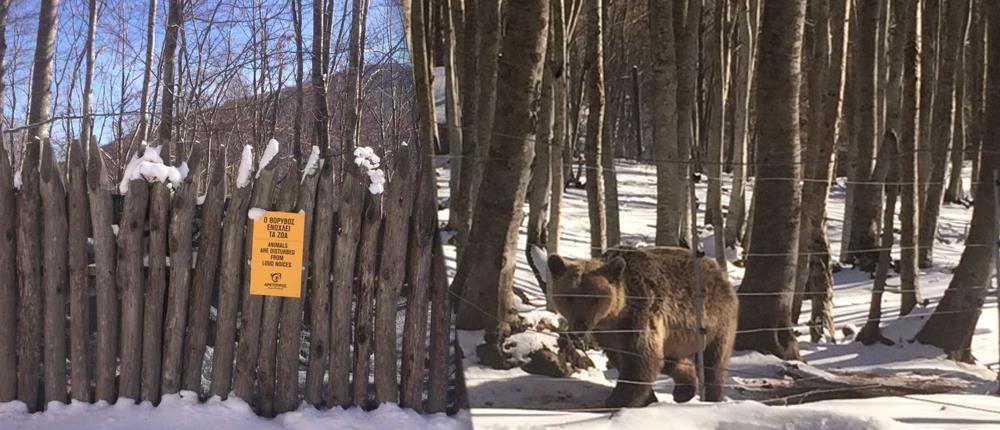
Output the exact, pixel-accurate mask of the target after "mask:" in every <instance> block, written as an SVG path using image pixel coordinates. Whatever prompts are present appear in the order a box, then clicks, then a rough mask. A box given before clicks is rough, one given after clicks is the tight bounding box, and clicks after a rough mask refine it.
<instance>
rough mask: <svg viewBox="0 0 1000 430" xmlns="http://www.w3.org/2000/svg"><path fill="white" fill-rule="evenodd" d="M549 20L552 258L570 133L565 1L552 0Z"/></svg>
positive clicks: (556, 249) (549, 243)
mask: <svg viewBox="0 0 1000 430" xmlns="http://www.w3.org/2000/svg"><path fill="white" fill-rule="evenodd" d="M550 4H551V6H552V8H551V13H550V18H551V25H552V37H553V40H552V44H551V45H550V46H551V47H552V50H553V51H552V55H551V56H550V57H549V58H550V62H549V64H548V65H546V69H550V70H551V73H552V86H553V88H552V98H553V100H552V103H553V104H554V105H553V108H552V124H553V125H552V141H551V142H552V144H551V145H550V146H549V150H550V153H549V161H550V162H551V164H552V165H551V166H550V167H549V173H550V174H551V175H552V178H551V187H552V191H551V194H552V195H551V197H550V199H549V200H550V201H549V225H548V237H547V238H546V240H547V243H546V245H547V246H546V247H547V248H548V251H549V252H550V253H552V254H556V253H558V252H559V233H560V221H561V218H562V202H563V188H564V187H565V184H566V180H565V176H564V173H565V170H564V169H565V167H564V165H563V157H564V154H565V153H566V152H568V151H566V147H567V146H568V145H569V144H570V142H569V141H568V140H567V139H566V132H567V124H566V121H567V117H566V113H567V108H568V105H567V99H566V97H567V91H568V87H567V84H568V83H569V80H568V79H566V77H567V76H568V74H569V70H567V67H569V64H568V63H567V62H566V57H567V56H566V21H565V16H564V13H565V12H564V0H551V1H550Z"/></svg>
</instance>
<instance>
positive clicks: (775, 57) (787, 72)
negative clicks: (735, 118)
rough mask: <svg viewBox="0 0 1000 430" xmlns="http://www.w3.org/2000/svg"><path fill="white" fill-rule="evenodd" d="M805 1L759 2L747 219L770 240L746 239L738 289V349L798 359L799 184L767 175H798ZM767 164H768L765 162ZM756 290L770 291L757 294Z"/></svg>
mask: <svg viewBox="0 0 1000 430" xmlns="http://www.w3.org/2000/svg"><path fill="white" fill-rule="evenodd" d="M804 21H805V1H804V0H796V1H782V2H765V3H764V7H763V13H762V16H761V33H760V38H761V39H760V40H761V45H760V53H759V57H758V61H759V62H760V63H759V69H758V70H759V71H760V74H759V75H758V79H757V88H758V90H757V101H756V103H757V112H767V114H766V115H761V116H760V117H759V118H757V133H758V135H759V137H760V140H759V141H758V143H757V181H758V182H757V187H756V193H755V194H756V199H757V202H758V206H757V209H756V211H755V212H754V215H753V217H752V219H751V223H752V225H753V227H752V228H753V230H754V231H762V232H767V234H768V240H754V241H751V242H750V254H749V257H748V259H747V271H746V276H745V277H744V279H743V285H742V286H741V287H740V292H741V293H743V292H747V293H752V294H750V295H747V296H744V297H743V298H742V299H741V300H740V321H739V328H740V330H743V331H744V332H743V333H740V334H738V335H737V337H736V348H737V349H753V350H756V351H760V352H763V353H769V354H774V355H777V356H779V357H786V358H796V357H798V355H799V351H798V343H797V341H796V339H795V335H794V334H793V333H792V330H791V312H790V311H791V299H792V297H791V296H792V295H791V294H788V293H791V292H794V291H795V264H796V256H797V253H796V252H795V251H796V249H797V243H798V230H799V216H798V211H799V206H800V201H801V194H800V193H801V190H800V189H799V187H798V185H797V184H796V183H795V182H792V181H787V180H768V179H770V178H795V177H798V175H799V173H800V172H799V170H800V166H799V163H798V155H799V131H798V130H799V127H798V124H799V107H798V100H799V70H800V69H799V67H800V66H799V59H800V55H801V52H802V31H803V24H804ZM765 166H766V167H765ZM759 293H771V294H764V295H760V294H759Z"/></svg>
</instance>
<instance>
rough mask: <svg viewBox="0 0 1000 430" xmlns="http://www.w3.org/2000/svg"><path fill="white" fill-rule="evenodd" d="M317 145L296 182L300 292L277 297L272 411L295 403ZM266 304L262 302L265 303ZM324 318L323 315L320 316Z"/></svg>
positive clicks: (317, 166)
mask: <svg viewBox="0 0 1000 430" xmlns="http://www.w3.org/2000/svg"><path fill="white" fill-rule="evenodd" d="M319 152H320V150H319V147H318V146H314V147H313V148H312V152H311V153H310V154H309V161H307V162H306V166H305V169H304V171H303V173H302V180H301V181H300V183H299V190H298V196H297V198H296V207H297V208H298V209H299V211H300V212H302V213H304V214H305V219H306V225H305V231H306V235H305V239H304V243H303V244H302V245H303V246H302V249H303V251H302V253H303V254H302V262H303V265H304V266H303V268H302V270H303V271H304V273H303V276H302V295H301V296H300V297H297V298H284V299H281V322H280V327H279V330H280V331H279V333H278V352H277V356H276V364H275V367H276V370H275V373H276V375H275V376H276V379H277V380H276V382H275V384H276V385H275V411H274V412H275V413H276V414H280V413H284V412H289V411H293V410H295V409H296V408H297V407H298V405H299V398H298V396H299V389H298V386H299V385H298V384H299V349H300V347H301V340H302V339H301V337H300V334H301V331H302V304H303V301H304V300H305V297H306V295H307V293H306V288H307V287H308V285H309V276H308V275H309V274H310V273H312V270H311V269H312V264H311V261H312V260H311V258H312V252H311V251H312V243H313V242H312V236H313V225H314V224H315V223H314V222H313V215H314V209H315V207H316V185H317V182H318V179H319V175H318V173H319V169H320V167H321V166H320V164H321V163H320V159H319ZM265 306H266V304H265ZM324 320H325V318H324Z"/></svg>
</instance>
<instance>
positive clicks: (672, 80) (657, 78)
mask: <svg viewBox="0 0 1000 430" xmlns="http://www.w3.org/2000/svg"><path fill="white" fill-rule="evenodd" d="M648 9H649V18H648V20H649V32H650V48H651V50H652V57H653V60H652V72H653V78H652V79H653V94H652V95H653V98H652V103H653V112H652V113H653V115H652V118H650V119H651V121H652V123H653V159H654V160H655V162H654V164H655V165H656V245H658V246H677V245H680V244H682V243H684V239H683V238H682V237H681V236H680V231H681V224H683V218H682V217H681V216H680V214H681V213H682V212H685V211H684V206H683V204H684V197H683V194H684V192H685V190H686V189H687V188H686V187H685V186H683V185H681V184H682V183H685V182H686V181H685V180H683V179H682V178H686V176H687V175H686V173H685V172H686V170H685V169H686V167H685V166H686V164H684V163H683V162H684V161H685V160H683V159H680V158H679V153H680V149H679V147H680V146H683V145H688V144H690V141H688V140H687V139H686V138H687V137H689V136H688V135H686V134H684V133H682V132H679V131H680V129H681V128H685V127H687V126H689V123H687V122H683V121H685V120H689V119H690V115H689V114H686V113H685V112H682V111H681V109H690V108H691V106H690V105H682V104H681V103H682V102H683V101H686V99H685V96H684V95H682V92H683V91H685V90H686V89H683V88H681V87H682V86H684V85H685V84H686V83H687V81H686V80H685V77H686V75H685V74H684V70H683V69H685V68H686V66H688V64H686V63H683V64H678V61H677V57H682V56H683V55H684V54H686V53H687V52H686V51H685V52H682V49H681V48H680V47H681V46H682V45H683V43H684V42H680V43H676V44H675V43H674V40H675V35H676V34H677V33H678V32H677V31H674V28H673V25H674V24H675V21H676V20H675V19H674V17H673V14H674V13H676V10H675V8H673V7H671V5H670V4H668V3H667V2H663V1H650V2H649V5H648ZM683 37H684V38H689V35H687V34H686V33H685V35H684V36H683ZM688 42H690V41H688ZM675 47H676V49H675Z"/></svg>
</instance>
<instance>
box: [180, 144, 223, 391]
mask: <svg viewBox="0 0 1000 430" xmlns="http://www.w3.org/2000/svg"><path fill="white" fill-rule="evenodd" d="M223 151H225V149H224V148H223V147H221V146H220V147H217V148H216V149H215V150H214V151H213V150H212V149H211V147H210V148H209V150H208V166H207V169H206V177H207V179H206V180H207V184H206V186H205V195H204V203H203V204H202V207H201V213H202V222H201V239H200V240H199V242H198V258H197V261H196V263H195V264H196V266H195V270H194V279H193V281H192V283H191V300H190V303H189V304H188V317H187V319H188V321H187V322H188V324H187V327H186V328H185V334H184V362H183V367H184V370H183V387H184V389H186V390H191V391H194V392H196V393H200V392H201V373H202V363H203V362H204V359H205V349H206V348H205V347H206V346H207V342H208V313H209V308H210V306H211V303H212V292H213V291H214V290H215V281H216V277H217V276H216V275H217V273H218V272H219V267H218V266H219V251H220V248H221V247H222V217H223V212H224V210H225V204H226V183H225V173H226V172H225V154H223ZM198 199H199V200H201V199H202V198H201V197H199V198H198Z"/></svg>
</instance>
